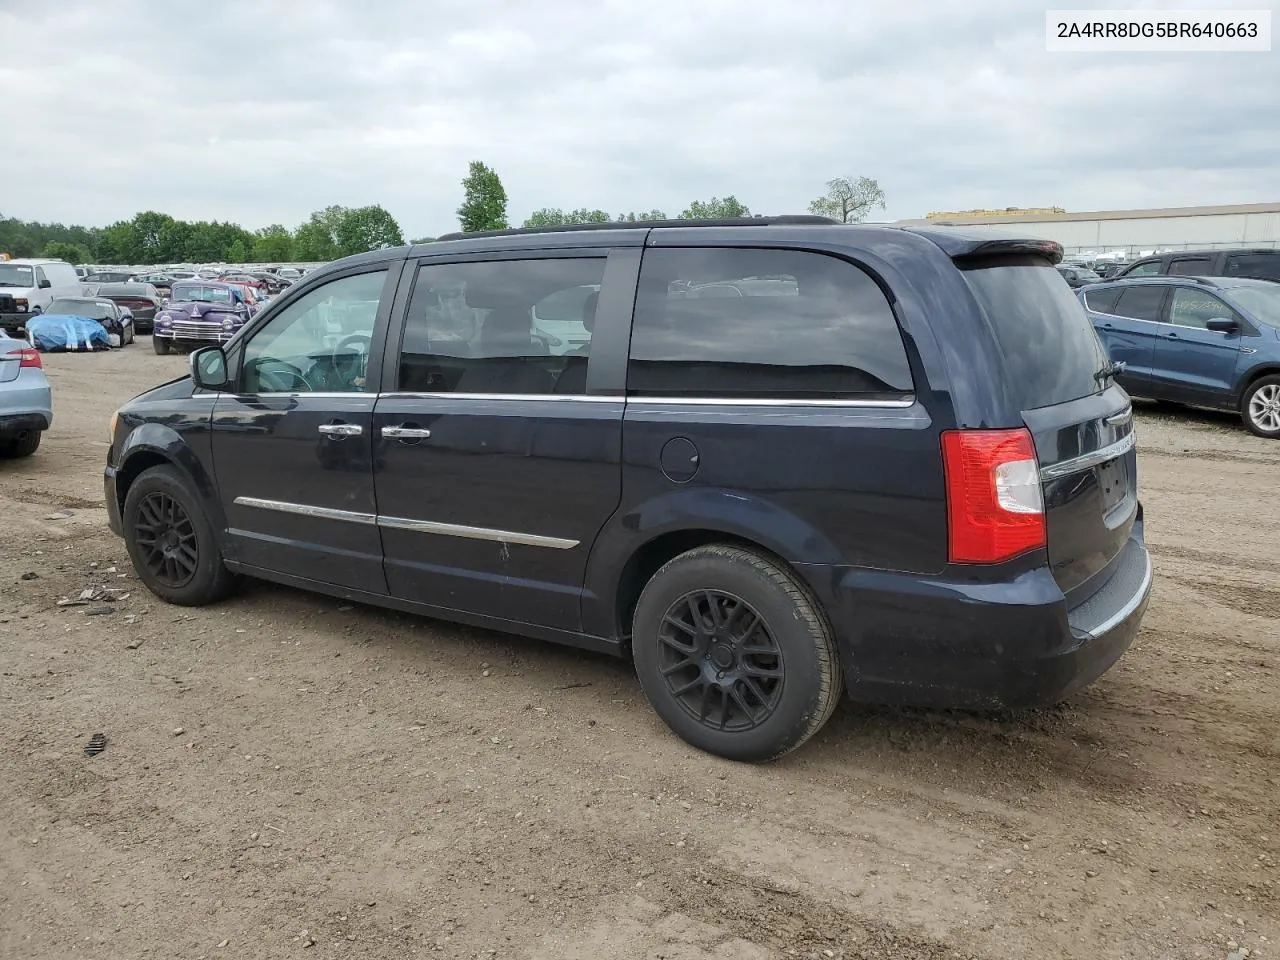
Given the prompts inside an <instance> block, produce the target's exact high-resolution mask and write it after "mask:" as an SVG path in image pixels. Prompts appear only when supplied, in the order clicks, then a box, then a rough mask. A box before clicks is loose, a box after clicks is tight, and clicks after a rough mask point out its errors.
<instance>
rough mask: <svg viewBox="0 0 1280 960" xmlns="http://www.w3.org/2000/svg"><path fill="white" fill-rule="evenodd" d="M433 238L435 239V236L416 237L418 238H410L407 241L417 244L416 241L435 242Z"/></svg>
mask: <svg viewBox="0 0 1280 960" xmlns="http://www.w3.org/2000/svg"><path fill="white" fill-rule="evenodd" d="M435 240H436V238H435V237H418V238H416V239H414V240H410V241H409V242H410V243H413V244H418V243H435Z"/></svg>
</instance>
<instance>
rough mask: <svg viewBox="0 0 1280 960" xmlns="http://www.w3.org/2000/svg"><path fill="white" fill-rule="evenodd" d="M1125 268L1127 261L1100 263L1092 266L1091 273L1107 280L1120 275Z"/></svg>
mask: <svg viewBox="0 0 1280 960" xmlns="http://www.w3.org/2000/svg"><path fill="white" fill-rule="evenodd" d="M1127 266H1129V264H1128V262H1127V261H1101V262H1099V263H1095V264H1094V265H1093V272H1094V273H1096V274H1097V275H1098V276H1100V277H1101V278H1102V279H1104V280H1107V279H1109V278H1111V277H1114V276H1116V275H1118V274H1120V273H1122V272H1123V271H1124V269H1125V268H1126V267H1127Z"/></svg>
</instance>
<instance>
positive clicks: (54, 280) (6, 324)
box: [0, 260, 80, 333]
mask: <svg viewBox="0 0 1280 960" xmlns="http://www.w3.org/2000/svg"><path fill="white" fill-rule="evenodd" d="M79 293H80V278H79V277H77V276H76V271H75V268H74V267H72V266H71V264H69V263H67V262H66V261H63V260H4V261H0V330H4V331H7V332H9V333H19V332H21V331H22V330H25V329H26V323H27V320H28V318H30V317H32V316H34V315H37V314H40V313H43V312H44V311H45V310H47V309H49V304H50V303H52V302H53V301H54V300H55V299H57V298H58V297H74V296H76V295H77V294H79Z"/></svg>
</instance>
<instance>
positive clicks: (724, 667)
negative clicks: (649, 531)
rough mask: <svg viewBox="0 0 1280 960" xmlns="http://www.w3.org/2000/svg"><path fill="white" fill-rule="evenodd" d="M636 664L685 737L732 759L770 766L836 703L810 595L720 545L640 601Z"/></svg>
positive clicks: (692, 556)
mask: <svg viewBox="0 0 1280 960" xmlns="http://www.w3.org/2000/svg"><path fill="white" fill-rule="evenodd" d="M632 656H633V658H634V661H635V665H636V673H637V675H638V676H639V679H640V686H641V688H642V689H643V690H644V694H645V697H646V698H647V699H648V701H649V703H650V704H651V705H652V706H653V708H654V710H656V711H657V713H658V715H659V716H660V717H662V719H663V720H664V721H666V723H667V725H668V726H669V727H671V729H672V730H673V731H675V733H676V734H677V735H679V736H680V737H681V738H682V739H684V740H686V741H687V742H689V743H691V744H692V745H694V746H695V747H698V748H700V749H702V750H706V751H707V752H709V753H714V754H717V755H719V756H722V757H725V758H727V759H730V760H740V761H748V762H755V761H761V760H771V759H773V758H775V757H779V756H781V755H782V754H784V753H787V752H789V751H791V750H794V749H795V748H796V747H798V746H800V745H801V744H802V743H804V742H805V741H806V740H808V739H809V738H810V737H812V736H813V735H814V734H815V733H817V732H818V730H819V729H821V727H822V725H823V724H824V723H826V722H827V719H828V718H829V717H830V716H831V713H832V711H833V710H834V709H835V707H836V704H837V703H838V702H839V699H840V695H841V690H842V685H843V683H842V676H841V669H840V661H839V657H838V655H837V653H836V647H835V641H834V640H833V638H832V636H831V629H830V627H829V626H828V625H827V622H826V619H825V617H824V616H823V615H822V612H821V611H820V610H819V608H818V606H817V603H816V601H815V600H814V599H813V598H812V596H811V595H810V594H809V592H808V590H806V589H805V587H804V586H803V585H802V584H801V583H800V582H799V581H798V580H797V579H796V578H795V576H794V575H793V574H791V573H790V572H789V571H787V570H786V569H785V568H784V567H782V566H781V565H780V564H778V563H777V562H776V561H774V560H772V559H770V558H768V557H766V556H764V555H763V554H760V553H756V552H754V551H751V550H746V549H742V548H740V547H736V546H729V545H727V544H712V545H709V546H705V547H699V548H697V549H695V550H690V551H689V552H687V553H683V554H681V555H680V556H678V557H675V558H674V559H673V560H671V561H669V562H668V563H667V564H666V565H664V566H663V567H662V568H661V569H660V570H659V571H658V572H657V573H655V574H654V575H653V578H652V579H651V580H650V581H649V583H648V585H647V586H646V587H645V588H644V591H643V593H641V595H640V600H639V602H638V603H637V604H636V612H635V619H634V623H633V629H632Z"/></svg>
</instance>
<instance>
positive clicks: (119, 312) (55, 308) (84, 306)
mask: <svg viewBox="0 0 1280 960" xmlns="http://www.w3.org/2000/svg"><path fill="white" fill-rule="evenodd" d="M67 317H72V318H79V319H84V320H93V321H95V322H96V323H98V324H99V325H100V326H101V327H102V328H103V329H104V330H105V331H106V333H107V344H108V345H109V346H112V347H127V346H128V345H129V344H131V343H133V341H134V340H135V339H136V337H137V331H136V329H135V328H134V324H133V313H132V312H131V311H130V310H129V308H128V307H124V306H121V305H119V304H118V303H116V302H115V301H113V300H109V299H107V298H106V297H63V298H61V299H59V300H55V301H53V303H51V304H49V309H48V310H46V311H45V313H44V317H43V319H44V320H46V321H56V320H58V319H61V318H67ZM33 337H34V328H33Z"/></svg>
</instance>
